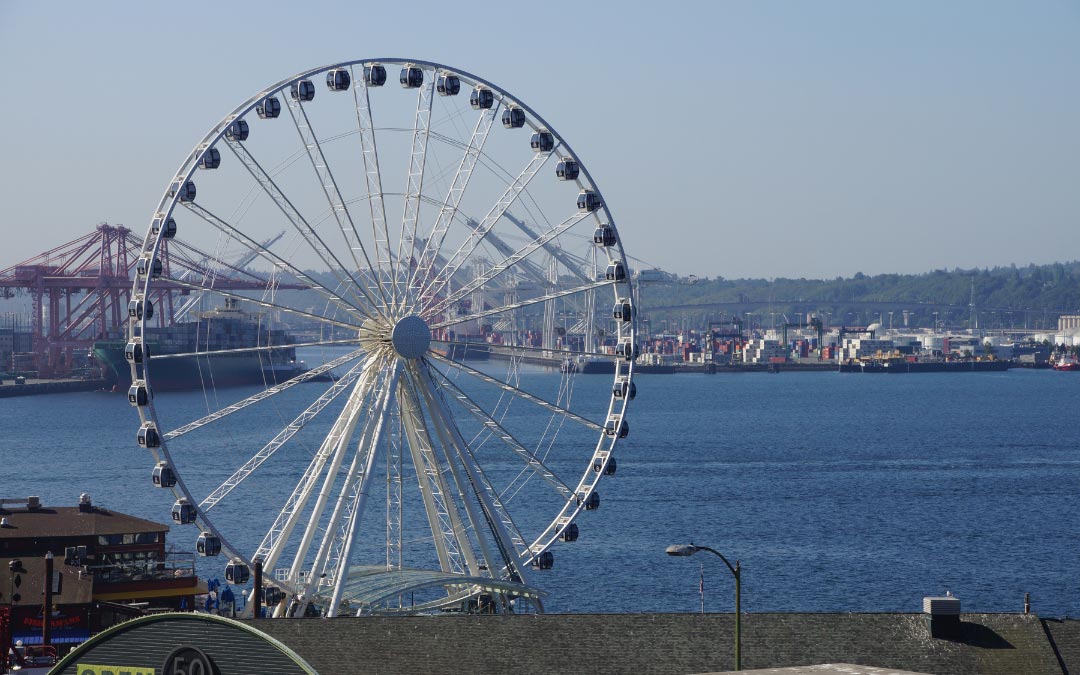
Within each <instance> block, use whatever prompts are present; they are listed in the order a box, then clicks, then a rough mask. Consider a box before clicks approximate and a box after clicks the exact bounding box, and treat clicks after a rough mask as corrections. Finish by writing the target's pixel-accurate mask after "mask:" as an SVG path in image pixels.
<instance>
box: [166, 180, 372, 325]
mask: <svg viewBox="0 0 1080 675" xmlns="http://www.w3.org/2000/svg"><path fill="white" fill-rule="evenodd" d="M182 203H183V205H184V206H185V207H187V209H188V210H189V211H191V212H192V213H194V214H196V215H197V216H199V217H200V218H202V219H203V220H204V221H206V222H207V223H208V224H210V225H212V226H214V227H216V228H217V229H218V230H220V231H221V232H222V233H223V234H225V235H227V236H229V237H232V238H234V239H235V240H236V241H238V242H240V243H241V244H243V245H244V246H245V247H247V249H248V250H249V251H251V252H252V253H254V254H256V255H258V256H259V257H261V258H262V259H263V260H266V261H267V262H269V263H271V264H272V265H275V266H277V267H279V268H281V269H284V270H287V271H288V273H289V274H290V275H292V276H293V277H295V278H296V279H299V280H300V281H301V282H303V283H305V284H307V285H308V287H309V288H310V289H311V290H313V291H315V292H316V293H318V294H320V295H322V296H323V297H324V298H326V299H327V300H329V301H330V302H331V303H333V304H334V305H335V306H337V307H339V308H340V309H342V310H344V311H346V312H348V313H349V314H359V315H360V316H362V317H364V318H370V317H371V315H370V314H368V312H367V311H366V310H364V309H362V308H360V307H359V306H357V305H355V304H353V303H351V302H349V301H347V300H345V298H343V297H341V296H340V295H339V294H337V293H335V292H334V291H332V290H330V289H329V288H327V287H326V286H324V285H323V284H321V283H319V282H318V281H316V280H315V279H314V278H312V277H311V276H310V275H308V274H306V273H304V272H303V271H302V270H300V269H299V268H298V267H296V266H295V265H293V264H292V263H290V262H289V261H288V260H285V259H284V258H282V257H281V256H279V255H277V254H275V253H273V252H272V251H270V250H269V249H268V248H266V247H265V246H263V245H262V244H260V243H259V242H257V241H255V240H254V239H252V238H251V237H249V236H247V235H245V234H244V233H243V232H241V231H240V230H238V229H237V228H236V227H234V226H232V225H230V224H229V223H228V221H226V220H223V219H222V218H219V217H218V216H216V215H214V214H213V213H211V212H210V211H208V210H207V209H205V208H203V207H202V206H201V205H200V204H197V203H196V202H193V201H191V202H182Z"/></svg>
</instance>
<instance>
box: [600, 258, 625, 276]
mask: <svg viewBox="0 0 1080 675" xmlns="http://www.w3.org/2000/svg"><path fill="white" fill-rule="evenodd" d="M604 278H605V279H607V280H608V281H625V280H626V268H625V267H623V264H622V262H621V261H619V260H616V261H615V262H613V263H610V264H609V265H608V266H607V269H606V270H604Z"/></svg>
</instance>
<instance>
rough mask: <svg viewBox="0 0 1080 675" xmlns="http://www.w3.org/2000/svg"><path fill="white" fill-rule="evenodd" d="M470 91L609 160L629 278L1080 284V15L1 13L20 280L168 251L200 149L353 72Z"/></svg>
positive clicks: (7, 190) (926, 9)
mask: <svg viewBox="0 0 1080 675" xmlns="http://www.w3.org/2000/svg"><path fill="white" fill-rule="evenodd" d="M378 56H404V57H415V58H418V59H427V60H432V61H437V62H441V63H445V64H448V65H452V66H457V67H459V68H461V69H463V70H466V71H470V72H473V73H476V74H478V75H481V76H483V77H485V78H487V79H489V80H492V81H493V82H495V83H497V84H499V85H501V86H502V87H504V88H505V89H507V90H509V91H511V92H513V93H514V94H516V95H517V96H519V97H521V98H522V99H523V100H525V101H527V102H528V103H529V104H530V105H531V106H532V107H533V108H535V109H536V110H537V111H539V112H540V113H541V114H542V115H544V117H545V118H547V119H548V121H549V122H551V123H552V124H553V125H554V127H555V128H556V129H558V130H559V132H560V133H561V134H562V135H563V136H564V137H565V138H566V139H567V140H568V141H569V142H570V143H571V144H572V145H573V146H574V149H575V150H576V151H577V152H578V154H579V155H580V156H581V157H582V158H583V159H584V161H585V163H586V165H587V166H588V167H589V168H590V171H591V172H592V174H593V176H594V177H595V178H596V180H597V182H598V183H599V186H600V188H601V189H602V190H603V191H604V193H605V196H606V198H607V201H608V204H609V206H610V207H611V210H612V213H613V215H614V217H615V219H616V222H617V223H618V226H619V229H620V231H621V232H622V234H623V239H624V241H625V242H626V244H627V252H628V253H629V254H631V255H634V256H637V257H641V258H643V259H645V260H647V261H649V262H650V263H652V264H654V265H656V266H660V267H663V268H665V269H668V270H671V271H675V272H678V273H680V274H697V275H699V276H725V277H740V276H753V277H778V276H789V277H799V276H806V277H833V276H838V275H845V276H846V275H850V274H853V273H855V272H856V271H862V272H865V273H868V274H874V273H881V272H923V271H928V270H931V269H934V268H940V267H950V268H951V267H956V266H959V267H985V266H993V265H1003V264H1009V263H1012V262H1015V263H1017V264H1027V263H1029V262H1036V263H1043V262H1050V261H1054V260H1073V259H1077V258H1080V2H1077V1H1076V0H1044V1H1035V2H993V1H982V0H976V1H968V2H964V1H955V2H936V1H905V2H889V3H887V2H862V1H851V2H742V3H735V2H700V3H684V2H677V1H672V2H663V3H655V2H648V3H642V2H611V3H585V2H547V3H491V2H485V3H472V2H459V3H448V2H410V3H377V4H376V3H359V2H357V3H353V2H348V3H345V2H342V3H320V2H303V3H301V2H295V3H277V2H249V1H247V0H245V1H242V2H241V1H234V0H230V1H229V2H202V1H189V2H183V3H158V2H41V1H38V0H33V1H30V0H0V75H2V81H3V82H4V88H3V92H4V93H3V95H2V96H0V133H2V134H3V143H2V148H3V161H2V162H0V203H2V205H3V206H2V211H0V213H2V215H0V232H2V235H0V236H2V237H3V239H2V246H0V251H2V253H0V267H5V266H7V265H10V264H14V263H15V262H18V261H19V260H22V259H24V258H27V257H30V256H31V255H33V254H35V253H37V252H40V251H44V250H46V249H48V248H51V247H53V246H55V245H57V244H59V243H62V242H64V241H67V240H69V239H73V238H75V237H76V236H78V235H80V234H82V233H84V232H87V231H89V229H90V228H91V227H92V226H93V225H94V224H96V223H98V222H101V221H108V222H111V223H123V224H126V225H128V226H130V227H133V228H134V229H135V230H136V231H139V232H141V231H144V230H145V227H146V223H147V220H148V218H149V217H150V215H151V212H152V210H153V208H154V206H155V205H156V203H157V200H158V198H159V196H160V194H161V192H162V190H163V189H164V188H165V186H166V184H167V181H168V179H169V178H170V177H171V176H172V174H173V172H174V171H175V169H176V167H177V165H179V163H180V161H181V159H182V158H183V157H184V156H185V154H186V153H187V151H188V150H189V149H190V148H191V146H192V145H193V144H194V143H195V142H196V141H197V140H198V138H200V137H201V135H202V134H203V133H204V132H205V131H206V129H207V128H209V127H210V126H211V125H212V124H214V123H215V122H216V121H217V120H218V119H219V118H220V117H221V116H222V115H223V114H225V113H226V112H227V111H228V110H230V109H231V108H232V107H233V106H234V105H236V104H237V103H239V102H240V101H242V100H243V99H245V98H247V97H248V96H250V95H251V94H253V93H254V92H256V91H258V90H259V89H260V88H262V87H263V86H264V85H266V84H269V83H270V82H273V81H276V80H278V79H281V78H283V77H285V76H287V75H289V74H291V73H294V72H297V71H300V70H302V69H305V68H308V67H314V66H318V65H322V64H324V63H330V62H334V61H340V60H347V59H355V58H365V57H378Z"/></svg>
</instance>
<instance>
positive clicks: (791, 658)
mask: <svg viewBox="0 0 1080 675" xmlns="http://www.w3.org/2000/svg"><path fill="white" fill-rule="evenodd" d="M962 619H963V623H962V624H961V629H960V631H959V633H958V634H957V636H956V637H955V638H954V639H951V640H945V639H934V638H931V637H929V634H928V632H927V629H926V624H925V619H924V617H923V616H922V615H919V614H748V615H745V616H744V617H743V644H742V652H743V664H742V665H743V668H744V669H751V668H769V667H783V666H797V665H808V664H817V663H837V662H845V663H854V664H860V665H867V666H880V667H888V668H895V669H900V670H908V671H914V672H920V673H942V674H946V673H947V674H950V675H965V674H967V673H971V674H973V675H974V674H982V675H994V674H995V673H1002V674H1008V675H1018V674H1032V675H1039V674H1043V673H1045V674H1046V675H1060V674H1061V673H1063V672H1067V670H1065V669H1064V668H1063V661H1061V660H1059V654H1058V653H1057V652H1056V650H1055V643H1054V641H1053V640H1052V639H1051V637H1050V633H1049V631H1048V630H1047V629H1046V628H1044V624H1043V622H1041V621H1040V620H1039V619H1038V618H1037V617H1036V616H1034V615H1021V614H965V615H963V617H962ZM256 623H257V624H258V629H259V630H262V631H265V632H266V633H268V634H269V635H271V636H273V637H275V638H277V639H279V640H281V641H282V642H283V643H285V644H286V645H288V646H289V647H291V648H292V649H294V650H295V651H296V652H297V653H298V654H299V655H300V656H302V657H303V658H304V659H306V660H307V661H308V663H310V664H311V665H312V666H313V667H314V668H315V669H316V670H317V671H318V672H319V673H320V675H337V674H339V673H340V674H345V673H355V672H365V673H417V674H419V673H449V672H469V673H477V674H483V673H493V674H494V673H508V672H514V673H515V675H526V674H528V673H537V674H541V673H542V674H544V675H548V674H551V673H564V672H575V673H587V674H589V675H598V674H604V673H612V674H614V673H659V674H664V673H672V674H676V673H679V674H682V673H703V672H717V671H725V670H731V669H733V667H734V659H733V653H732V652H733V650H732V646H733V644H734V635H733V633H734V619H733V617H732V615H730V614H704V615H699V614H612V615H542V616H435V617H379V618H361V619H355V618H350V619H334V620H322V619H298V620H291V621H260V622H256ZM1075 623H1080V622H1064V623H1063V624H1061V625H1060V626H1058V627H1057V628H1058V629H1059V630H1058V632H1059V633H1060V635H1061V636H1062V639H1063V640H1066V639H1068V640H1072V641H1073V642H1072V643H1071V644H1073V645H1074V647H1073V651H1075V652H1080V629H1078V628H1076V627H1075V626H1074V625H1073V624H1075ZM1075 656H1076V655H1075V654H1074V655H1073V657H1075ZM1074 664H1075V665H1077V666H1078V667H1080V663H1075V662H1074ZM1077 672H1080V671H1077Z"/></svg>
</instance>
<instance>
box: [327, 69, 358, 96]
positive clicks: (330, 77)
mask: <svg viewBox="0 0 1080 675" xmlns="http://www.w3.org/2000/svg"><path fill="white" fill-rule="evenodd" d="M350 84H352V78H351V77H349V71H348V70H346V69H345V68H332V69H330V70H328V71H326V88H327V89H329V90H330V91H345V90H347V89H348V88H349V85H350Z"/></svg>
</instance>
